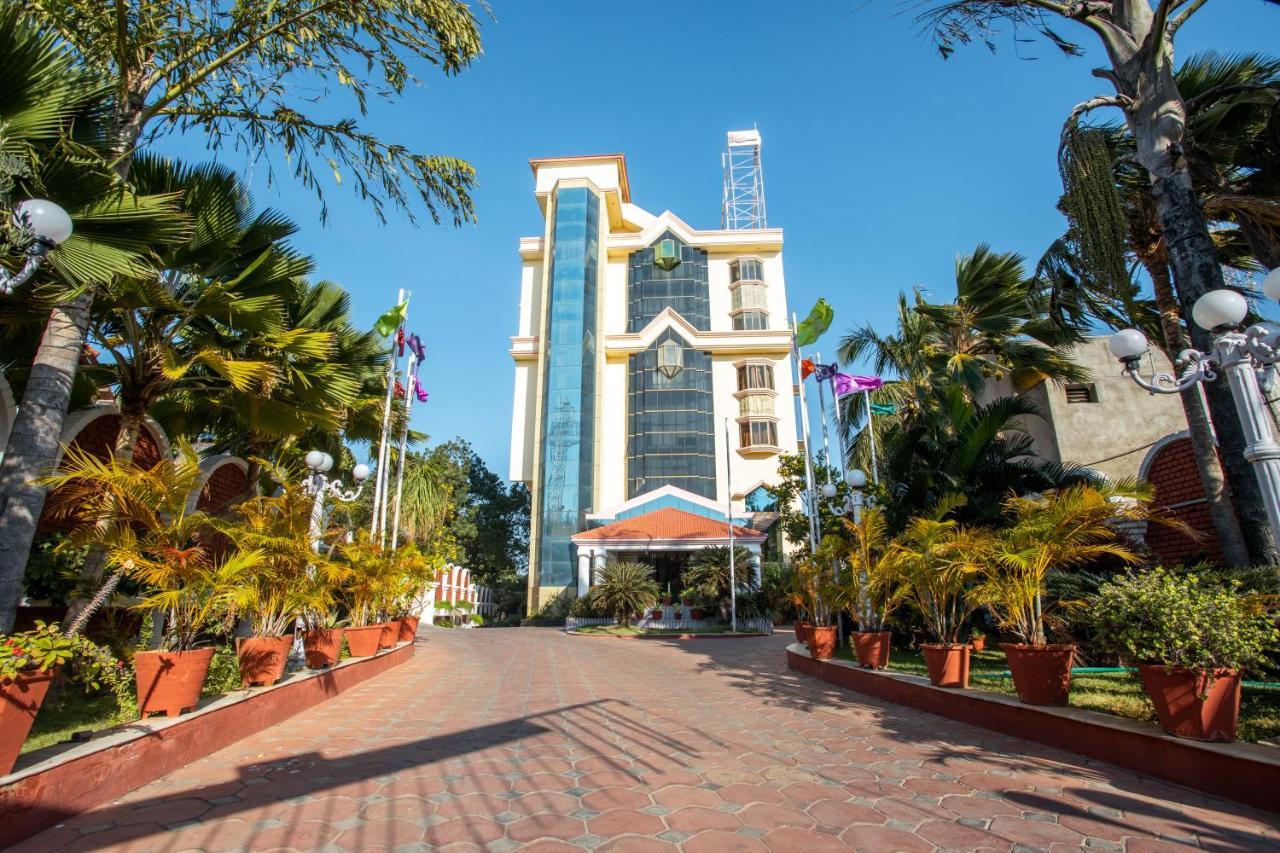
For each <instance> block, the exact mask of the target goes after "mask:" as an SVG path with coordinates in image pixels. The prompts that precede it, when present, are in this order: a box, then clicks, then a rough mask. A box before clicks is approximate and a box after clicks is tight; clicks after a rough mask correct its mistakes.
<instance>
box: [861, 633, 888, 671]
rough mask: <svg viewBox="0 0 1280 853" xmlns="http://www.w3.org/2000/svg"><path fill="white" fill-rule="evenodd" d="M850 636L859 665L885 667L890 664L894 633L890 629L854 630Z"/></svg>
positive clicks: (868, 667)
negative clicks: (890, 646)
mask: <svg viewBox="0 0 1280 853" xmlns="http://www.w3.org/2000/svg"><path fill="white" fill-rule="evenodd" d="M850 636H851V637H852V638H853V640H852V642H853V651H854V654H856V655H857V657H858V663H859V665H861V666H864V667H866V668H867V669H884V668H885V667H886V666H888V665H889V642H890V640H892V639H893V634H891V633H889V632H888V631H854V632H853V633H852V634H851V635H850Z"/></svg>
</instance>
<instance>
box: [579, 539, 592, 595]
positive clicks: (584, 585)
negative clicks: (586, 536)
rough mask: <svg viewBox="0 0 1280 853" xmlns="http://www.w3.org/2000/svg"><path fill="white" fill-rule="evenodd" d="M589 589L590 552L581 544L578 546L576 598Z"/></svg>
mask: <svg viewBox="0 0 1280 853" xmlns="http://www.w3.org/2000/svg"><path fill="white" fill-rule="evenodd" d="M590 589H591V554H590V552H589V551H588V550H587V549H586V548H583V547H581V546H579V547H578V598H582V597H583V596H584V595H586V594H587V592H588V591H589V590H590Z"/></svg>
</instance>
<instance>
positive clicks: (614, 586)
mask: <svg viewBox="0 0 1280 853" xmlns="http://www.w3.org/2000/svg"><path fill="white" fill-rule="evenodd" d="M591 598H592V599H593V600H594V602H595V606H597V607H599V608H600V609H601V610H603V611H604V612H605V613H608V614H609V615H611V616H613V617H614V618H615V619H617V620H618V621H619V622H621V623H622V624H623V625H630V624H631V617H632V616H633V615H634V614H636V613H639V612H640V611H642V610H645V609H646V608H649V607H651V606H653V603H654V602H655V601H657V600H658V584H657V583H656V582H655V581H654V579H653V567H652V566H646V565H643V564H641V563H609V564H608V565H606V566H605V567H604V568H602V569H600V570H599V571H597V572H596V582H595V585H594V586H592V587H591Z"/></svg>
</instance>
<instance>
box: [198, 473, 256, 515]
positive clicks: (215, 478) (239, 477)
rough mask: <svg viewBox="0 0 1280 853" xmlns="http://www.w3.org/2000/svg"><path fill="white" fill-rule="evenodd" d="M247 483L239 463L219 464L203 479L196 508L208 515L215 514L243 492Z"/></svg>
mask: <svg viewBox="0 0 1280 853" xmlns="http://www.w3.org/2000/svg"><path fill="white" fill-rule="evenodd" d="M247 485H248V480H247V478H246V477H245V474H244V471H242V470H240V466H239V465H236V464H233V463H231V462H227V463H224V464H222V465H219V466H218V467H217V468H215V469H214V471H213V473H212V474H210V475H209V479H208V480H206V481H205V484H204V489H203V490H202V491H201V492H200V500H199V501H198V502H197V503H196V509H200V510H203V511H204V512H207V513H209V514H210V515H217V514H218V513H220V512H222V511H223V510H225V509H226V508H227V507H228V506H230V505H231V502H232V501H233V500H235V499H236V498H238V497H239V496H240V495H242V494H244V490H245V487H246V486H247Z"/></svg>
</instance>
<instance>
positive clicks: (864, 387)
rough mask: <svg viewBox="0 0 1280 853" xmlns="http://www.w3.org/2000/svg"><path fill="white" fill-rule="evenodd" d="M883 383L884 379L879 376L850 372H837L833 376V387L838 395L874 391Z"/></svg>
mask: <svg viewBox="0 0 1280 853" xmlns="http://www.w3.org/2000/svg"><path fill="white" fill-rule="evenodd" d="M883 384H884V380H883V379H881V378H880V377H879V376H850V375H849V374H848V373H837V374H834V375H833V376H832V377H831V387H832V389H833V390H834V391H835V394H836V396H837V397H843V396H844V395H845V394H852V393H854V392H856V391H874V390H876V389H877V388H879V387H880V386H881V385H883Z"/></svg>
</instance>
